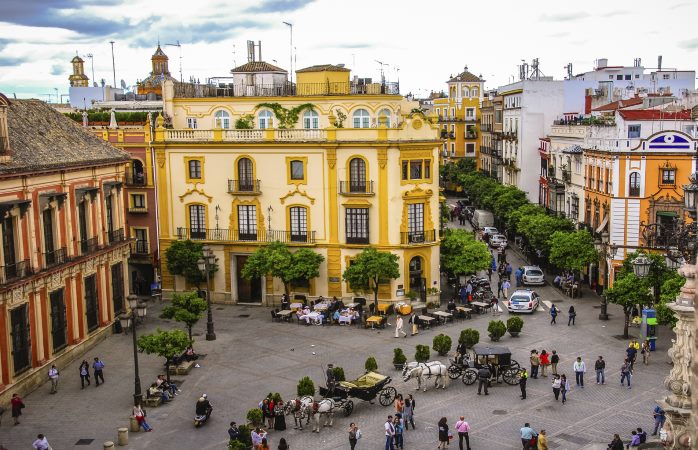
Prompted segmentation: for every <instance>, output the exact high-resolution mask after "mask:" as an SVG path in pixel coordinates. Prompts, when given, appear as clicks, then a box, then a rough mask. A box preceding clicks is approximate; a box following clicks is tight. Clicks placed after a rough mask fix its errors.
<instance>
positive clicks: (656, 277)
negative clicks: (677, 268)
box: [620, 251, 675, 288]
mask: <svg viewBox="0 0 698 450" xmlns="http://www.w3.org/2000/svg"><path fill="white" fill-rule="evenodd" d="M641 255H642V256H645V257H647V258H649V260H650V261H651V265H650V268H649V272H648V273H647V276H645V277H644V278H643V280H644V281H646V282H647V285H648V286H650V287H651V286H654V287H656V288H661V286H662V284H663V283H664V281H665V280H666V279H668V278H671V277H672V275H673V274H674V273H675V272H674V271H673V270H671V269H669V268H668V267H667V265H666V259H665V257H664V255H661V254H657V253H645V252H642V251H638V252H632V253H628V255H627V256H626V257H625V259H624V260H623V268H622V269H621V273H620V276H624V275H625V274H629V273H634V270H633V261H634V260H635V258H637V257H638V256H641Z"/></svg>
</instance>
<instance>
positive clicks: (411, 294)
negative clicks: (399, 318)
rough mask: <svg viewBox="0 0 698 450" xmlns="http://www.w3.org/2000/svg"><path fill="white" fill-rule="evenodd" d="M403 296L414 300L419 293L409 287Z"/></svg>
mask: <svg viewBox="0 0 698 450" xmlns="http://www.w3.org/2000/svg"><path fill="white" fill-rule="evenodd" d="M405 297H407V298H409V299H410V300H415V299H416V298H417V297H419V294H418V293H416V292H415V291H413V290H411V289H410V290H409V291H407V292H405Z"/></svg>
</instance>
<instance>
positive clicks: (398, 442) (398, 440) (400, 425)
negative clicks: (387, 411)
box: [393, 413, 405, 450]
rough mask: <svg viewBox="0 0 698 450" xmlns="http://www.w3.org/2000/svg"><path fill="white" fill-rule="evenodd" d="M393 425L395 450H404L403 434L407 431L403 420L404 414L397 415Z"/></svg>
mask: <svg viewBox="0 0 698 450" xmlns="http://www.w3.org/2000/svg"><path fill="white" fill-rule="evenodd" d="M393 425H394V426H395V448H396V449H397V448H399V449H401V450H402V449H403V448H404V446H403V443H402V432H403V430H404V429H405V421H404V420H402V414H400V413H397V414H395V419H394V423H393Z"/></svg>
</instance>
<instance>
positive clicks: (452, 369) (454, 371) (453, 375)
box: [448, 364, 463, 380]
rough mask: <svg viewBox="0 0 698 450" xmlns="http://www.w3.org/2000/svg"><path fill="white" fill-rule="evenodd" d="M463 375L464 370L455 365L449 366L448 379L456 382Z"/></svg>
mask: <svg viewBox="0 0 698 450" xmlns="http://www.w3.org/2000/svg"><path fill="white" fill-rule="evenodd" d="M461 375H463V369H461V368H460V367H458V366H456V365H455V364H453V365H450V366H448V377H449V378H450V379H452V380H456V379H458V377H460V376H461Z"/></svg>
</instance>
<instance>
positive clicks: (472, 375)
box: [463, 369, 477, 386]
mask: <svg viewBox="0 0 698 450" xmlns="http://www.w3.org/2000/svg"><path fill="white" fill-rule="evenodd" d="M475 380H477V372H476V371H474V370H473V369H466V371H465V372H464V373H463V384H467V385H468V386H470V385H471V384H473V383H475Z"/></svg>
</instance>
